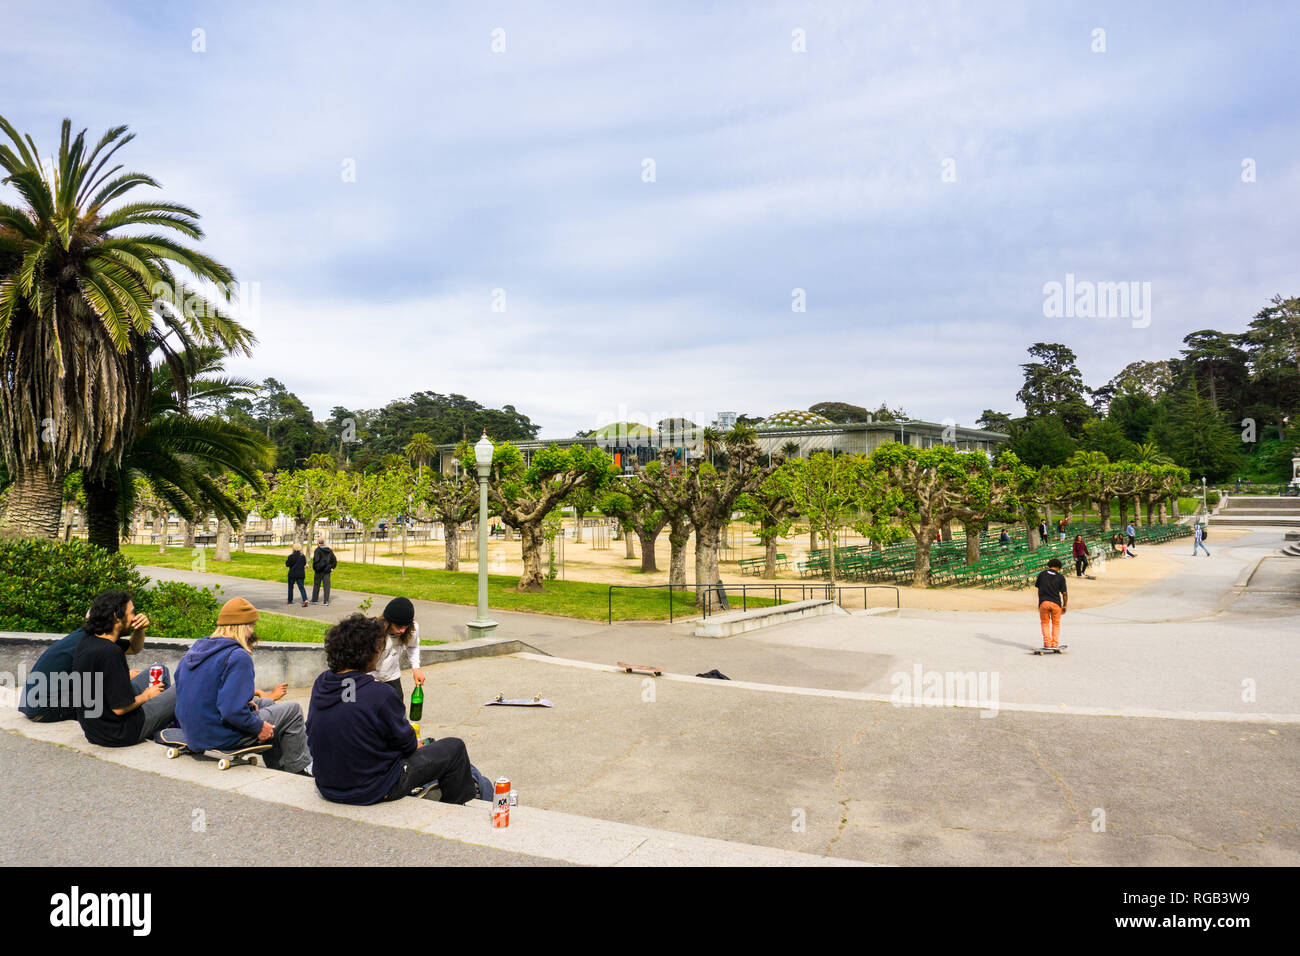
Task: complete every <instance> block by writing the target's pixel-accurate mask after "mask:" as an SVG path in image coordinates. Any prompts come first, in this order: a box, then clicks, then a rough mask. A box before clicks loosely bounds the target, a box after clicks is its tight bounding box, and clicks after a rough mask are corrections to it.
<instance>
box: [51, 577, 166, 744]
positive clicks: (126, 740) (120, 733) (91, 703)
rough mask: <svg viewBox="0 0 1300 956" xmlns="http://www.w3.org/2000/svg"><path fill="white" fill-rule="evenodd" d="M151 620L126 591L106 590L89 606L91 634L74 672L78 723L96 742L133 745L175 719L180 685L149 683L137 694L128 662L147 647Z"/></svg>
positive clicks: (75, 660) (75, 658) (79, 651)
mask: <svg viewBox="0 0 1300 956" xmlns="http://www.w3.org/2000/svg"><path fill="white" fill-rule="evenodd" d="M148 625H149V619H148V618H147V617H145V616H144V615H143V614H136V613H135V604H134V603H133V602H132V600H131V595H130V594H129V593H128V592H126V591H105V592H104V593H103V594H99V595H97V596H96V597H95V600H94V602H93V603H92V604H91V605H90V611H89V612H87V614H86V623H85V625H84V626H85V630H86V633H87V635H88V636H87V637H85V638H83V639H82V641H81V643H80V644H78V645H77V649H76V651H75V652H74V653H73V656H72V672H73V675H74V677H75V679H76V680H77V682H78V687H79V690H80V702H81V706H80V707H79V709H78V713H77V722H78V723H80V724H81V729H82V732H83V733H85V735H86V739H87V740H89V741H90V742H91V743H92V744H99V745H100V746H102V747H129V746H131V745H133V744H138V743H141V742H142V741H145V740H147V739H149V738H150V737H152V736H153V735H154V734H156V733H157V732H158V731H159V730H162V729H163V728H164V727H170V726H171V724H172V717H173V714H174V713H175V710H176V689H175V688H174V687H170V688H168V689H167V690H163V689H162V687H154V686H150V687H146V688H145V689H144V690H143V691H142V692H140V693H138V694H137V693H136V692H135V689H134V688H133V687H132V686H131V671H130V669H129V668H128V667H127V666H126V655H127V654H138V653H140V651H141V650H142V649H143V648H144V630H145V628H146V627H148ZM126 635H130V636H129V637H127V636H126Z"/></svg>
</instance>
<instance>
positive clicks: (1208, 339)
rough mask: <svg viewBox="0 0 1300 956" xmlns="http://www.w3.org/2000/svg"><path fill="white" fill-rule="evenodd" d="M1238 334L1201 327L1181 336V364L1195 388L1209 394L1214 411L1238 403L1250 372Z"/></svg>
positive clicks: (1237, 405)
mask: <svg viewBox="0 0 1300 956" xmlns="http://www.w3.org/2000/svg"><path fill="white" fill-rule="evenodd" d="M1240 342H1241V336H1238V335H1228V334H1225V333H1223V332H1217V331H1215V330H1214V329H1202V330H1201V331H1199V332H1192V333H1190V334H1189V335H1187V336H1185V337H1184V338H1183V344H1184V345H1186V346H1187V348H1185V349H1183V350H1182V355H1183V360H1182V363H1181V365H1182V366H1183V367H1184V368H1185V369H1186V370H1187V373H1188V374H1190V376H1191V378H1192V379H1193V381H1195V383H1196V385H1197V387H1198V388H1201V389H1203V390H1204V392H1205V393H1207V394H1208V395H1209V399H1210V405H1211V406H1212V407H1213V408H1214V410H1215V411H1216V412H1218V411H1224V410H1226V409H1229V408H1231V409H1237V408H1240V407H1241V404H1242V402H1241V400H1242V397H1243V394H1244V392H1245V388H1246V383H1247V381H1248V380H1249V378H1250V372H1249V370H1248V369H1247V367H1246V353H1245V351H1244V350H1243V349H1242V348H1241V345H1240Z"/></svg>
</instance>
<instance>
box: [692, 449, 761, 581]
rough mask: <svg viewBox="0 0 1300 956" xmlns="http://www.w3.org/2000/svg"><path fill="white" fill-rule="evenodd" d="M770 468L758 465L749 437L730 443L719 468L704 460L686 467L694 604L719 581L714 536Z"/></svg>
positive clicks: (756, 453)
mask: <svg viewBox="0 0 1300 956" xmlns="http://www.w3.org/2000/svg"><path fill="white" fill-rule="evenodd" d="M773 471H775V467H774V466H772V465H760V464H759V451H758V446H757V445H756V444H754V442H753V441H752V440H741V441H738V442H736V443H735V444H732V445H730V446H729V447H728V449H727V462H726V465H725V467H723V468H720V469H719V468H715V467H714V466H713V465H711V464H710V463H708V462H706V461H696V462H692V463H691V464H690V465H689V466H688V467H687V469H686V489H687V514H688V515H689V516H690V519H691V525H692V526H693V527H694V528H695V601H696V604H703V603H704V600H705V597H704V592H705V591H707V590H709V589H710V588H712V587H713V586H714V585H716V584H717V583H718V581H719V579H718V535H719V533H720V532H721V531H722V526H723V525H724V524H726V523H727V522H728V521H730V520H731V514H732V512H733V511H734V510H735V505H736V501H737V499H739V498H740V496H741V495H743V494H745V493H746V492H748V491H752V490H754V489H755V488H757V487H758V486H759V485H760V484H761V483H762V482H763V481H764V479H766V478H767V476H768V475H770V474H771V473H772V472H773Z"/></svg>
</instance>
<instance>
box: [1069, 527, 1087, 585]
mask: <svg viewBox="0 0 1300 956" xmlns="http://www.w3.org/2000/svg"><path fill="white" fill-rule="evenodd" d="M1071 553H1072V554H1073V555H1074V576H1075V577H1076V578H1081V577H1083V572H1084V571H1087V570H1088V546H1087V545H1086V544H1084V543H1083V535H1081V534H1076V535H1075V536H1074V544H1073V545H1072V546H1071Z"/></svg>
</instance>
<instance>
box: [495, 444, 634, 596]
mask: <svg viewBox="0 0 1300 956" xmlns="http://www.w3.org/2000/svg"><path fill="white" fill-rule="evenodd" d="M616 471H617V469H615V467H614V461H613V459H612V458H610V457H609V455H607V454H605V452H603V451H602V450H601V449H599V448H583V447H582V446H580V445H574V446H571V447H569V448H565V449H561V448H559V447H558V446H556V445H550V446H548V447H546V448H541V449H538V450H537V451H535V452H534V453H533V457H532V461H531V463H530V464H529V465H528V467H526V468H525V467H524V465H523V460H522V457H521V456H520V454H519V450H518V449H517V448H515V447H514V445H512V444H510V443H509V442H502V443H501V444H500V445H498V446H497V447H496V450H495V452H494V453H493V456H492V482H491V483H490V484H489V486H488V496H489V498H490V499H491V500H492V502H493V503H494V504H495V505H496V507H497V509H498V510H499V512H500V514H501V520H502V521H503V522H505V524H506V525H508V526H509V527H511V528H514V529H515V530H516V531H518V532H519V539H520V543H521V546H522V549H523V561H524V572H523V574H522V575H520V577H519V584H518V586H517V590H519V591H542V590H545V588H544V587H543V581H544V576H543V574H542V548H543V546H544V545H545V543H546V539H545V534H544V529H543V522H544V521H545V520H546V516H547V515H549V514H550V513H551V511H552V510H553V509H554V508H555V507H557V506H558V505H559V504H561V503H562V502H563V501H564V500H565V499H566V498H567V497H568V496H569V495H571V494H572V493H573V492H574V491H576V490H578V489H581V488H588V489H592V490H596V491H599V490H601V489H603V488H604V487H605V486H606V485H607V484H608V482H609V481H610V479H612V478H613V476H614V474H615V473H616ZM479 560H480V561H481V560H483V556H482V555H480V556H479Z"/></svg>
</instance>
